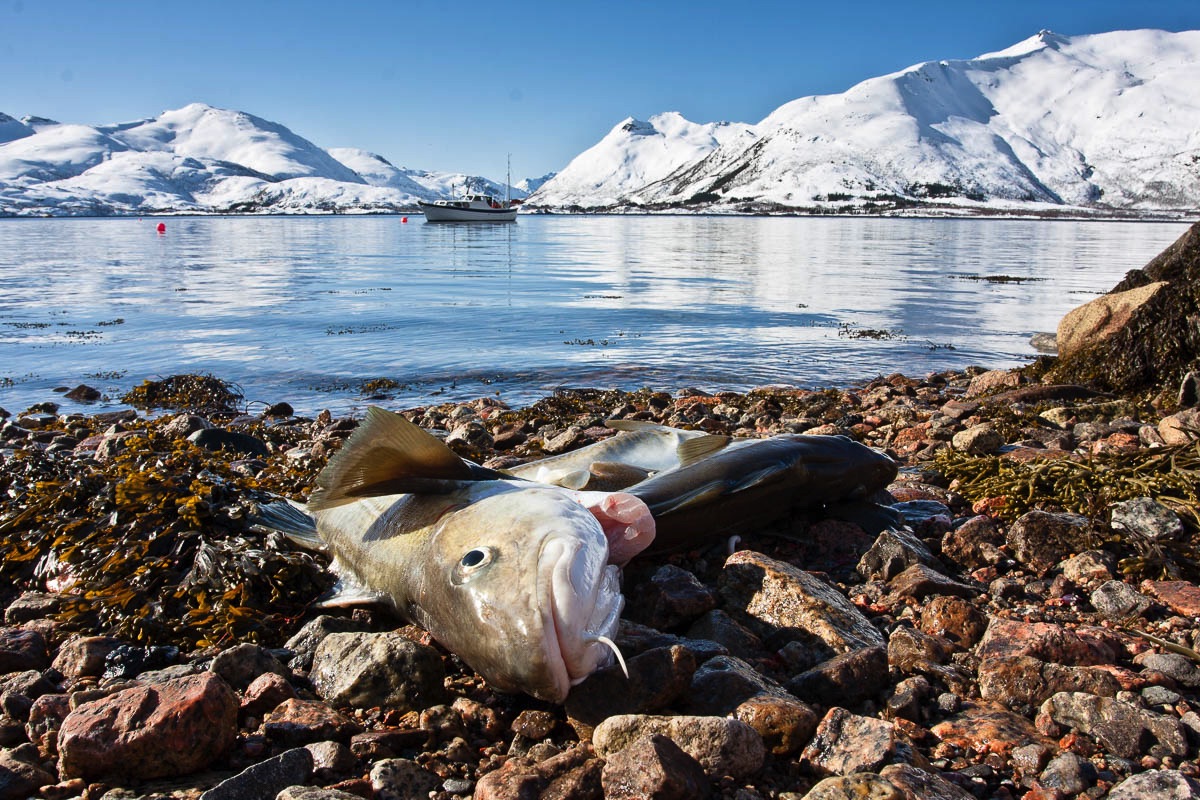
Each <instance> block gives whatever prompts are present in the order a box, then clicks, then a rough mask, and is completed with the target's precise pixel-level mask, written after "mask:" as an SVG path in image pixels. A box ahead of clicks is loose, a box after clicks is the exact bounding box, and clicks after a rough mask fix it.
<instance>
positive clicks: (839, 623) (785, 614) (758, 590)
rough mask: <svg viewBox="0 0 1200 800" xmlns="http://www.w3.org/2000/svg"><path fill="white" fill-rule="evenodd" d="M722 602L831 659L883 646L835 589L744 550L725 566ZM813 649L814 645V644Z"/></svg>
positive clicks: (859, 614)
mask: <svg viewBox="0 0 1200 800" xmlns="http://www.w3.org/2000/svg"><path fill="white" fill-rule="evenodd" d="M719 582H720V588H721V594H722V597H724V599H725V602H726V603H727V604H728V606H729V607H732V608H736V609H738V610H739V611H740V612H743V613H745V614H746V615H747V616H748V617H750V618H751V619H753V620H755V621H756V622H757V624H759V625H761V626H763V627H764V628H765V629H766V630H767V631H773V630H780V629H782V630H788V631H796V632H803V634H806V635H807V636H808V637H809V638H810V640H816V641H819V642H820V643H823V644H824V645H825V647H827V648H828V649H829V650H830V651H832V652H831V653H830V655H833V654H836V653H844V652H847V651H849V650H856V649H859V648H863V647H871V646H874V645H880V644H883V643H884V641H883V635H882V634H881V633H880V632H879V631H878V629H876V628H875V626H873V625H872V624H871V623H870V622H869V621H868V620H867V618H866V617H864V616H863V614H862V612H860V611H859V610H858V609H857V608H855V607H854V605H853V604H852V603H851V602H850V601H849V600H848V599H846V596H845V595H843V594H842V593H841V592H840V591H838V589H837V588H836V587H834V586H832V585H830V584H828V583H826V582H825V581H823V580H821V579H820V578H818V577H816V576H815V575H812V574H811V573H807V572H804V571H803V570H800V569H797V568H796V567H794V566H792V565H791V564H787V563H785V562H782V561H776V560H775V559H772V558H768V557H767V556H764V555H762V554H760V553H754V552H752V551H748V550H742V551H739V552H737V553H734V554H733V555H731V556H730V557H729V558H728V559H727V560H726V562H725V568H724V569H723V570H722V572H721V576H720V581H719ZM813 643H816V642H813Z"/></svg>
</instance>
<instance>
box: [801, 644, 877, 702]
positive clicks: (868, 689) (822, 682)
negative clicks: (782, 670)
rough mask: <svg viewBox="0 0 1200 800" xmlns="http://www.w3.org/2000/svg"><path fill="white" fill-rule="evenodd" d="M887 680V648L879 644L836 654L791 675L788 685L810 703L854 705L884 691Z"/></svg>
mask: <svg viewBox="0 0 1200 800" xmlns="http://www.w3.org/2000/svg"><path fill="white" fill-rule="evenodd" d="M887 683H888V657H887V648H886V647H884V646H883V645H879V646H876V647H864V648H863V649H861V650H854V651H851V652H849V653H843V654H841V655H839V656H834V657H833V658H831V659H829V660H828V661H825V662H824V663H822V664H819V665H817V666H816V667H814V668H813V669H810V670H808V671H807V672H805V673H802V674H800V675H797V676H796V677H794V678H792V679H791V680H789V681H788V682H787V684H786V688H787V690H788V691H789V692H791V693H792V694H793V695H795V696H796V697H798V698H799V699H801V700H803V701H806V702H809V703H815V704H817V705H821V706H834V705H842V706H854V705H857V704H858V703H860V702H862V701H863V700H867V699H870V698H872V697H874V696H875V695H877V694H879V693H880V692H882V691H883V689H884V687H885V686H886V685H887Z"/></svg>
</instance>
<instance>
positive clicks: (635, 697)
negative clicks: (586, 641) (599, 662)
mask: <svg viewBox="0 0 1200 800" xmlns="http://www.w3.org/2000/svg"><path fill="white" fill-rule="evenodd" d="M627 666H628V667H629V677H628V678H626V677H625V674H624V673H623V672H622V671H621V668H620V666H618V665H616V664H613V665H612V666H609V667H607V668H605V669H602V670H599V671H597V672H593V673H592V674H591V675H589V676H588V677H587V679H585V680H584V681H583V682H582V683H580V684H579V685H578V686H576V687H574V688H573V689H572V690H571V693H570V694H569V695H567V700H566V702H565V703H564V708H565V710H566V712H567V718H568V719H569V720H570V722H571V725H572V726H573V727H574V728H575V730H576V732H577V733H578V734H579V737H580V738H581V739H584V740H586V739H587V735H588V733H590V731H591V729H592V728H593V727H595V726H596V725H598V724H600V722H602V721H603V720H604V719H606V718H608V717H611V716H612V715H614V714H652V713H654V712H656V711H662V710H663V709H665V708H667V707H669V706H671V705H672V704H674V703H675V702H676V701H677V700H679V699H680V698H681V697H683V696H684V695H685V694H686V693H687V691H688V687H689V686H691V683H692V676H693V675H694V674H695V672H696V658H695V656H694V655H693V654H692V651H690V650H688V649H687V648H686V647H682V646H680V645H672V646H671V647H657V648H655V649H653V650H647V651H646V652H645V653H640V654H639V655H636V656H634V657H633V658H631V659H629V660H628V662H627ZM538 738H541V737H538Z"/></svg>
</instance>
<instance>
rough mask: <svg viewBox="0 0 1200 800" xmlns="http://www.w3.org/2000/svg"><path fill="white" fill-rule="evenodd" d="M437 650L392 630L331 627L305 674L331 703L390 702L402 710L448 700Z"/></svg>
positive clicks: (363, 704)
mask: <svg viewBox="0 0 1200 800" xmlns="http://www.w3.org/2000/svg"><path fill="white" fill-rule="evenodd" d="M445 677H446V672H445V667H444V666H443V664H442V659H441V656H440V655H439V654H438V652H437V651H436V650H434V649H433V648H432V647H426V646H424V645H419V644H417V643H415V642H411V641H409V640H408V639H405V638H404V637H403V636H400V635H399V634H395V633H331V634H329V635H328V636H326V637H325V638H324V639H323V640H322V641H321V643H320V644H319V645H318V646H317V650H316V652H315V653H314V654H313V664H312V671H311V673H310V674H309V678H310V680H312V682H313V686H314V688H316V690H317V694H319V695H321V697H322V698H323V699H324V700H325V701H326V702H328V703H330V704H332V705H334V706H339V707H340V706H352V707H355V708H372V707H374V706H384V705H387V706H393V707H395V708H396V710H398V711H400V712H401V713H403V712H405V711H417V710H420V709H422V708H428V707H429V706H433V705H438V704H439V703H443V702H445V700H446V693H445V688H444V686H443V682H444V680H445Z"/></svg>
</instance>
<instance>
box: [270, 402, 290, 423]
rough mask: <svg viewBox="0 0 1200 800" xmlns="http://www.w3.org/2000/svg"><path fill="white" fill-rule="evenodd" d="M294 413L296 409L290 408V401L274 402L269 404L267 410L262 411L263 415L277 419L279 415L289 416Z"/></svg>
mask: <svg viewBox="0 0 1200 800" xmlns="http://www.w3.org/2000/svg"><path fill="white" fill-rule="evenodd" d="M295 413H296V410H295V409H294V408H292V404H291V403H276V404H275V405H273V406H269V407H268V408H267V410H266V411H264V412H263V416H264V417H271V418H273V419H277V418H279V417H290V416H292V415H293V414H295Z"/></svg>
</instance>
